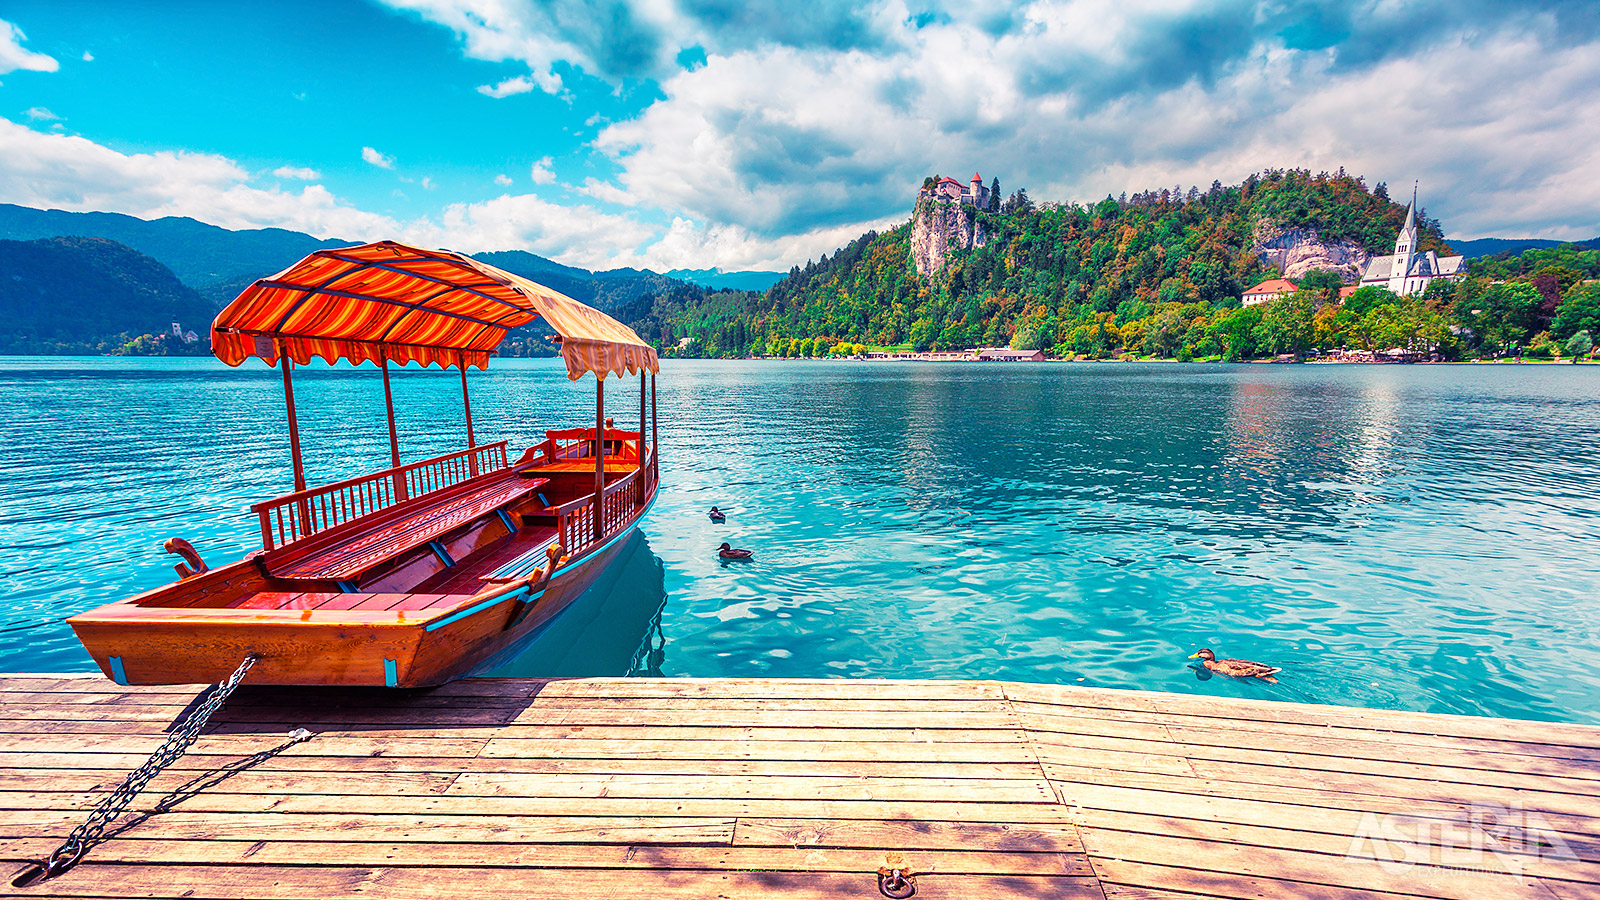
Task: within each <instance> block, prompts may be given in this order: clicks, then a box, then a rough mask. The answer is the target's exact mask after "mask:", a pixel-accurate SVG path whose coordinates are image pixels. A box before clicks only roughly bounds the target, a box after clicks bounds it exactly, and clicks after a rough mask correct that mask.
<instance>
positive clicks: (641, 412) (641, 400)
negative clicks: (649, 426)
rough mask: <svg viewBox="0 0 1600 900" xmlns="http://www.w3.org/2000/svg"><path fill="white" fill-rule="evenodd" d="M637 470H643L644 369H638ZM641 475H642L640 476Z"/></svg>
mask: <svg viewBox="0 0 1600 900" xmlns="http://www.w3.org/2000/svg"><path fill="white" fill-rule="evenodd" d="M639 470H640V471H641V472H642V471H644V370H643V369H640V370H639ZM641 477H642V476H641Z"/></svg>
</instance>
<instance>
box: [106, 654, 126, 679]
mask: <svg viewBox="0 0 1600 900" xmlns="http://www.w3.org/2000/svg"><path fill="white" fill-rule="evenodd" d="M106 665H108V666H110V667H111V680H112V681H115V682H116V683H117V684H127V683H128V673H127V672H126V671H124V670H123V668H122V657H120V656H109V657H107V658H106Z"/></svg>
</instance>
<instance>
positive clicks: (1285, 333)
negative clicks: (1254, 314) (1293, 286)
mask: <svg viewBox="0 0 1600 900" xmlns="http://www.w3.org/2000/svg"><path fill="white" fill-rule="evenodd" d="M1311 310H1312V299H1311V296H1310V295H1309V294H1308V293H1306V292H1305V291H1304V290H1300V291H1296V292H1294V293H1293V294H1291V295H1289V296H1288V297H1284V298H1282V299H1280V300H1276V301H1274V302H1272V303H1269V304H1267V310H1266V312H1264V313H1263V314H1262V315H1261V321H1260V323H1258V324H1257V325H1256V327H1255V329H1254V335H1253V336H1254V338H1255V343H1256V349H1257V350H1258V351H1260V352H1262V353H1270V354H1274V355H1276V354H1280V353H1293V354H1295V355H1296V356H1298V355H1300V354H1301V353H1304V352H1305V351H1306V350H1307V349H1309V348H1310V347H1311V341H1312V339H1313V337H1314V336H1315V330H1314V329H1313V327H1312V312H1311Z"/></svg>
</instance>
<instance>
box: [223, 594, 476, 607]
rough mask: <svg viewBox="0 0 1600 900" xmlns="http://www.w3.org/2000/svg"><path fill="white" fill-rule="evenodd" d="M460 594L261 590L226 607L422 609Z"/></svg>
mask: <svg viewBox="0 0 1600 900" xmlns="http://www.w3.org/2000/svg"><path fill="white" fill-rule="evenodd" d="M465 599H466V597H464V596H462V595H461V594H396V593H382V594H374V593H354V594H340V593H326V592H320V591H308V592H300V591H261V592H260V593H256V594H251V595H250V596H248V597H244V598H241V599H239V600H237V601H235V602H233V603H230V604H228V608H229V609H301V610H311V609H320V610H324V611H330V610H361V611H363V612H379V611H384V610H387V611H390V612H401V611H403V612H421V611H423V610H430V609H444V608H445V607H449V606H455V605H456V604H458V603H460V602H461V601H462V600H465Z"/></svg>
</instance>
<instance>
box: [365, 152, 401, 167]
mask: <svg viewBox="0 0 1600 900" xmlns="http://www.w3.org/2000/svg"><path fill="white" fill-rule="evenodd" d="M361 158H362V160H364V161H366V162H369V163H371V164H372V165H375V166H377V167H378V168H380V169H392V168H394V157H392V156H384V155H383V154H382V153H379V152H378V151H377V150H374V149H373V148H371V147H362V148H361Z"/></svg>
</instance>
